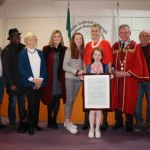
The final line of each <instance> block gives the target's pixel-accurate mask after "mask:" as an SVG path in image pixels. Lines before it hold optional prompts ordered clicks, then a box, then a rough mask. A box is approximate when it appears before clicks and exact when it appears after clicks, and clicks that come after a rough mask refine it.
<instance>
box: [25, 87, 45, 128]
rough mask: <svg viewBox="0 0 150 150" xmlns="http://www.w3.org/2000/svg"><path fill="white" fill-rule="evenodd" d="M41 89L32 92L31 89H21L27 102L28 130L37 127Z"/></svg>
mask: <svg viewBox="0 0 150 150" xmlns="http://www.w3.org/2000/svg"><path fill="white" fill-rule="evenodd" d="M42 89H43V88H40V89H38V90H34V89H33V88H30V87H29V88H23V91H24V93H25V95H26V96H27V101H28V124H29V128H34V127H36V126H38V121H39V108H40V99H41V94H42Z"/></svg>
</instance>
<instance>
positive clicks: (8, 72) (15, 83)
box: [2, 28, 26, 133]
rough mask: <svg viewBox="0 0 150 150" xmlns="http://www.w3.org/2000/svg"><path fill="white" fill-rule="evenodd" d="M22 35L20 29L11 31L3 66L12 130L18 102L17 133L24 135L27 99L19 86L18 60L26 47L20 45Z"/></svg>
mask: <svg viewBox="0 0 150 150" xmlns="http://www.w3.org/2000/svg"><path fill="white" fill-rule="evenodd" d="M20 34H21V33H19V31H18V29H16V28H13V29H10V30H9V37H8V38H7V40H10V44H8V45H7V46H6V47H5V48H4V50H3V51H2V66H3V73H4V77H5V79H6V91H7V94H8V95H9V104H8V118H9V123H10V128H14V127H16V100H18V109H19V117H20V124H19V127H18V130H17V131H18V132H19V133H24V132H26V127H25V123H24V120H25V118H26V110H25V100H26V97H25V95H23V93H22V90H21V88H20V85H19V83H20V81H19V60H18V59H19V52H20V51H21V50H22V49H23V48H24V47H25V45H23V44H22V43H20Z"/></svg>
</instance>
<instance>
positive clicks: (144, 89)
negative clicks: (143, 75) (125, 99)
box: [135, 81, 150, 126]
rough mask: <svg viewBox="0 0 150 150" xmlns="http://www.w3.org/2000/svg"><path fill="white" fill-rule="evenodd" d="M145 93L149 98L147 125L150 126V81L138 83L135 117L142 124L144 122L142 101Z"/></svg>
mask: <svg viewBox="0 0 150 150" xmlns="http://www.w3.org/2000/svg"><path fill="white" fill-rule="evenodd" d="M144 93H145V95H146V100H147V113H146V115H147V120H146V125H147V126H150V81H147V82H139V83H138V99H137V104H136V110H135V118H136V120H137V123H138V124H141V125H142V122H143V118H142V101H143V97H144Z"/></svg>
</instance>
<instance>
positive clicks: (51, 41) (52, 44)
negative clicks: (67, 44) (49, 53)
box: [49, 30, 64, 47]
mask: <svg viewBox="0 0 150 150" xmlns="http://www.w3.org/2000/svg"><path fill="white" fill-rule="evenodd" d="M56 33H59V34H60V36H61V44H62V46H64V39H63V36H62V33H61V32H60V30H54V31H53V32H52V34H51V37H50V41H49V45H50V46H51V47H54V46H55V43H54V36H55V34H56Z"/></svg>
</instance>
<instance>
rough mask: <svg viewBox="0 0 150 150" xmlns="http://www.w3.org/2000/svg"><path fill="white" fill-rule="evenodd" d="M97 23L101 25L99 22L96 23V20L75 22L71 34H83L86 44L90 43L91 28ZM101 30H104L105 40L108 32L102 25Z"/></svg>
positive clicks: (103, 36)
mask: <svg viewBox="0 0 150 150" xmlns="http://www.w3.org/2000/svg"><path fill="white" fill-rule="evenodd" d="M95 23H99V22H96V21H94V20H84V19H81V20H79V19H78V21H75V22H74V23H72V28H71V33H72V34H73V33H74V32H80V33H82V34H83V36H84V42H85V44H86V43H88V42H89V41H91V26H92V25H93V24H95ZM99 24H100V23H99ZM101 28H102V38H104V39H105V34H107V31H106V30H105V28H104V27H103V26H102V25H101Z"/></svg>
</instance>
